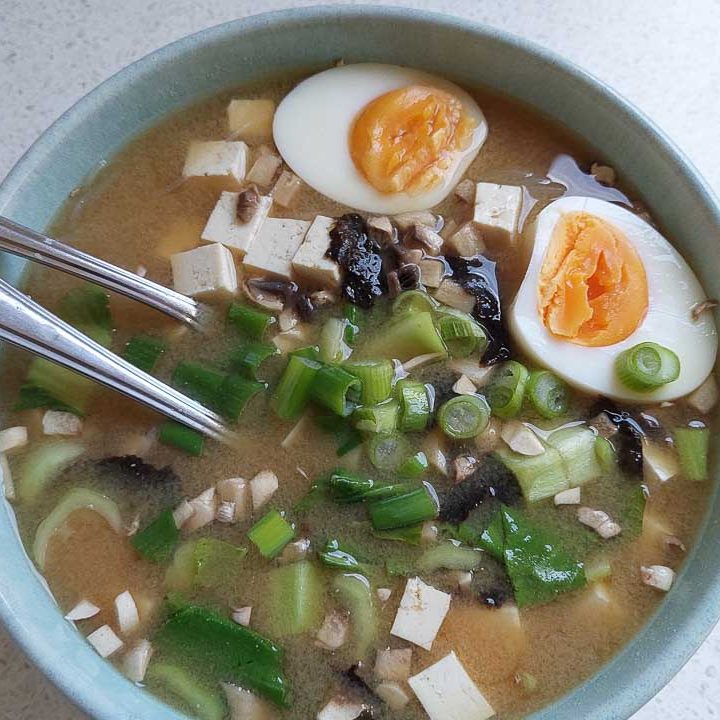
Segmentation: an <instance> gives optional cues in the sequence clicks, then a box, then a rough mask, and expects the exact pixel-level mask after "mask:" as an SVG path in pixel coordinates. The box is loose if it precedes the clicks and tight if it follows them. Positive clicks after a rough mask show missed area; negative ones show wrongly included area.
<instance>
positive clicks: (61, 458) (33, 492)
mask: <svg viewBox="0 0 720 720" xmlns="http://www.w3.org/2000/svg"><path fill="white" fill-rule="evenodd" d="M84 452H85V447H84V446H83V445H81V444H80V443H78V442H75V441H73V440H55V441H52V442H49V443H44V444H42V445H39V446H38V447H31V448H30V450H29V451H28V452H27V453H25V455H24V456H23V457H22V460H21V464H20V469H19V472H18V478H17V486H18V487H17V491H18V496H19V498H20V500H21V501H22V502H23V503H33V502H35V501H36V500H37V499H38V498H40V497H41V496H42V495H43V493H44V491H45V489H46V488H47V487H48V485H50V483H52V482H53V481H54V480H55V479H56V478H57V477H58V476H59V475H60V474H61V473H62V472H63V471H64V470H66V469H67V468H68V467H70V465H72V464H73V463H74V462H75V461H76V460H77V459H78V458H79V457H80V456H81V455H82V454H83V453H84Z"/></svg>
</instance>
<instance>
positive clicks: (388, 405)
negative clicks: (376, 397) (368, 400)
mask: <svg viewBox="0 0 720 720" xmlns="http://www.w3.org/2000/svg"><path fill="white" fill-rule="evenodd" d="M399 415H400V406H399V405H398V402H397V400H386V401H385V402H383V403H380V404H378V405H365V406H364V407H359V408H357V410H355V412H354V413H353V417H352V419H353V422H354V423H355V427H356V428H357V429H358V430H361V431H362V432H371V433H386V434H387V433H392V432H394V431H395V430H396V429H397V425H398V417H399Z"/></svg>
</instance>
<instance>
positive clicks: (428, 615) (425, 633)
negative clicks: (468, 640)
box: [390, 577, 450, 650]
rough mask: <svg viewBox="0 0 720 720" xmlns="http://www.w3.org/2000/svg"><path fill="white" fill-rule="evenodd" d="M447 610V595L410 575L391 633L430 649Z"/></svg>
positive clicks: (448, 597) (448, 602)
mask: <svg viewBox="0 0 720 720" xmlns="http://www.w3.org/2000/svg"><path fill="white" fill-rule="evenodd" d="M449 609H450V595H448V594H447V593H444V592H441V591H440V590H436V589H435V588H434V587H432V585H428V584H426V583H424V582H423V581H422V580H421V579H420V578H419V577H415V578H410V579H409V580H408V581H407V585H405V592H404V593H403V596H402V599H401V600H400V607H399V608H398V611H397V615H396V616H395V622H393V626H392V629H391V630H390V632H391V633H392V634H393V635H395V637H399V638H402V639H403V640H407V641H408V642H411V643H414V644H415V645H419V646H420V647H421V648H425V650H431V649H432V644H433V641H434V640H435V637H436V635H437V634H438V632H439V630H440V626H441V625H442V624H443V620H445V616H446V615H447V613H448V610H449Z"/></svg>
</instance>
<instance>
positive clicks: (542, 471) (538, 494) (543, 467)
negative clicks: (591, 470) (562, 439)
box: [495, 445, 570, 503]
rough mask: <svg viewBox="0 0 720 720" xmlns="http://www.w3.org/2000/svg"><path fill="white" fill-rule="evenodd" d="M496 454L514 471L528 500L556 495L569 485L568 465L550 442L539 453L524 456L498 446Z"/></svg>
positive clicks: (531, 501) (530, 501) (532, 500)
mask: <svg viewBox="0 0 720 720" xmlns="http://www.w3.org/2000/svg"><path fill="white" fill-rule="evenodd" d="M495 455H497V457H498V458H500V460H501V461H502V462H503V463H504V464H505V466H506V467H507V468H508V469H509V470H511V471H512V472H513V473H515V477H516V478H517V481H518V483H519V484H520V488H521V489H522V491H523V495H524V496H525V499H526V500H527V501H528V502H529V503H533V502H537V501H538V500H544V499H545V498H548V497H553V496H555V495H557V494H558V493H559V492H562V491H563V490H567V489H568V488H569V487H570V480H569V478H568V473H567V468H566V466H565V463H564V462H563V459H562V457H561V456H560V453H559V452H558V451H557V450H556V449H555V448H554V447H550V446H549V445H546V446H545V452H544V453H540V455H521V454H520V453H516V452H513V451H512V450H510V448H503V447H501V448H498V449H497V450H496V451H495Z"/></svg>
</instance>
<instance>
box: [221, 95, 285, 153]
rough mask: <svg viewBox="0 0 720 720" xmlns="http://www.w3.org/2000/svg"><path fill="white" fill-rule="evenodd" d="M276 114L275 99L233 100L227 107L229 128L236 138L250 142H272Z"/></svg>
mask: <svg viewBox="0 0 720 720" xmlns="http://www.w3.org/2000/svg"><path fill="white" fill-rule="evenodd" d="M274 116H275V102H274V101H273V100H231V101H230V104H229V105H228V108H227V117H228V130H229V131H230V134H231V135H232V136H233V137H234V138H240V139H241V140H246V141H247V142H249V143H253V144H254V143H263V142H270V141H271V140H272V136H273V135H272V124H273V117H274Z"/></svg>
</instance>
